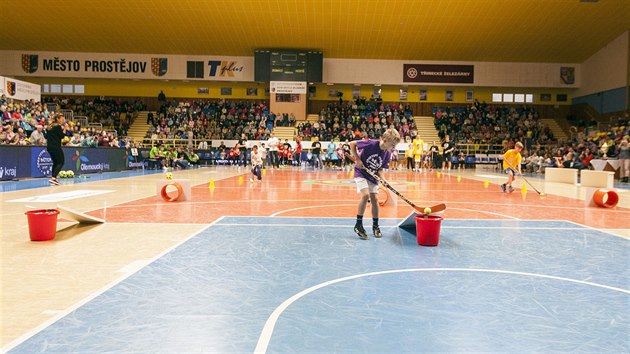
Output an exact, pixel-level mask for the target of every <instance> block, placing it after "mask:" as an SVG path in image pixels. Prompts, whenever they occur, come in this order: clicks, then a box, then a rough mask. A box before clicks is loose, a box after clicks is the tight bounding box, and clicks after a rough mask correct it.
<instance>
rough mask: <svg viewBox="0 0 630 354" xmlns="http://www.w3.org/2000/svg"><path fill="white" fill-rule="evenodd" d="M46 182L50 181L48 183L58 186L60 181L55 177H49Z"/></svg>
mask: <svg viewBox="0 0 630 354" xmlns="http://www.w3.org/2000/svg"><path fill="white" fill-rule="evenodd" d="M48 183H50V184H54V185H55V186H58V185H60V184H61V183H59V181H57V179H56V178H51V179H49V180H48Z"/></svg>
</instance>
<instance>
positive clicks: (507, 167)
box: [501, 141, 523, 193]
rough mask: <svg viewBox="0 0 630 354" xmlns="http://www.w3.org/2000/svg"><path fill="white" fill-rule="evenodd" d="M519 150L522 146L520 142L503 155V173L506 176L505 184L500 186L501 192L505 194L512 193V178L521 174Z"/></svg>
mask: <svg viewBox="0 0 630 354" xmlns="http://www.w3.org/2000/svg"><path fill="white" fill-rule="evenodd" d="M521 150H523V144H521V142H520V141H518V142H516V144H514V149H510V150H508V151H506V152H505V154H503V172H504V173H505V174H507V175H508V180H507V182H506V183H503V184H502V185H501V190H503V193H505V192H510V193H512V192H514V187H512V182H514V176H516V175H517V174H519V175H522V173H521V160H522V157H521Z"/></svg>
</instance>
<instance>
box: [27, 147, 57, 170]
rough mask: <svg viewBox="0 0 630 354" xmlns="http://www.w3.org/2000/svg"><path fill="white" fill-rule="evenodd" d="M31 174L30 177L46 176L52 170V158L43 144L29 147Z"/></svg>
mask: <svg viewBox="0 0 630 354" xmlns="http://www.w3.org/2000/svg"><path fill="white" fill-rule="evenodd" d="M30 161H31V175H30V177H46V176H50V173H51V171H52V165H53V163H52V159H51V158H50V155H49V154H48V151H46V148H45V147H43V146H34V147H32V148H31V154H30Z"/></svg>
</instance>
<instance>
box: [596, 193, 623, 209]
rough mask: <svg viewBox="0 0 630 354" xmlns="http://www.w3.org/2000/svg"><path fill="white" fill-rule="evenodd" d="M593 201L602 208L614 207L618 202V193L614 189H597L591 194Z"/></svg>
mask: <svg viewBox="0 0 630 354" xmlns="http://www.w3.org/2000/svg"><path fill="white" fill-rule="evenodd" d="M593 201H594V202H595V204H597V206H599V207H602V208H614V207H615V206H616V205H617V203H619V194H617V192H615V191H609V190H601V189H598V190H596V191H595V193H594V194H593Z"/></svg>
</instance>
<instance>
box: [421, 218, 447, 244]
mask: <svg viewBox="0 0 630 354" xmlns="http://www.w3.org/2000/svg"><path fill="white" fill-rule="evenodd" d="M415 219H416V238H417V239H418V244H419V245H420V246H437V245H438V242H440V225H442V217H441V216H432V215H427V216H424V215H416V217H415Z"/></svg>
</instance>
